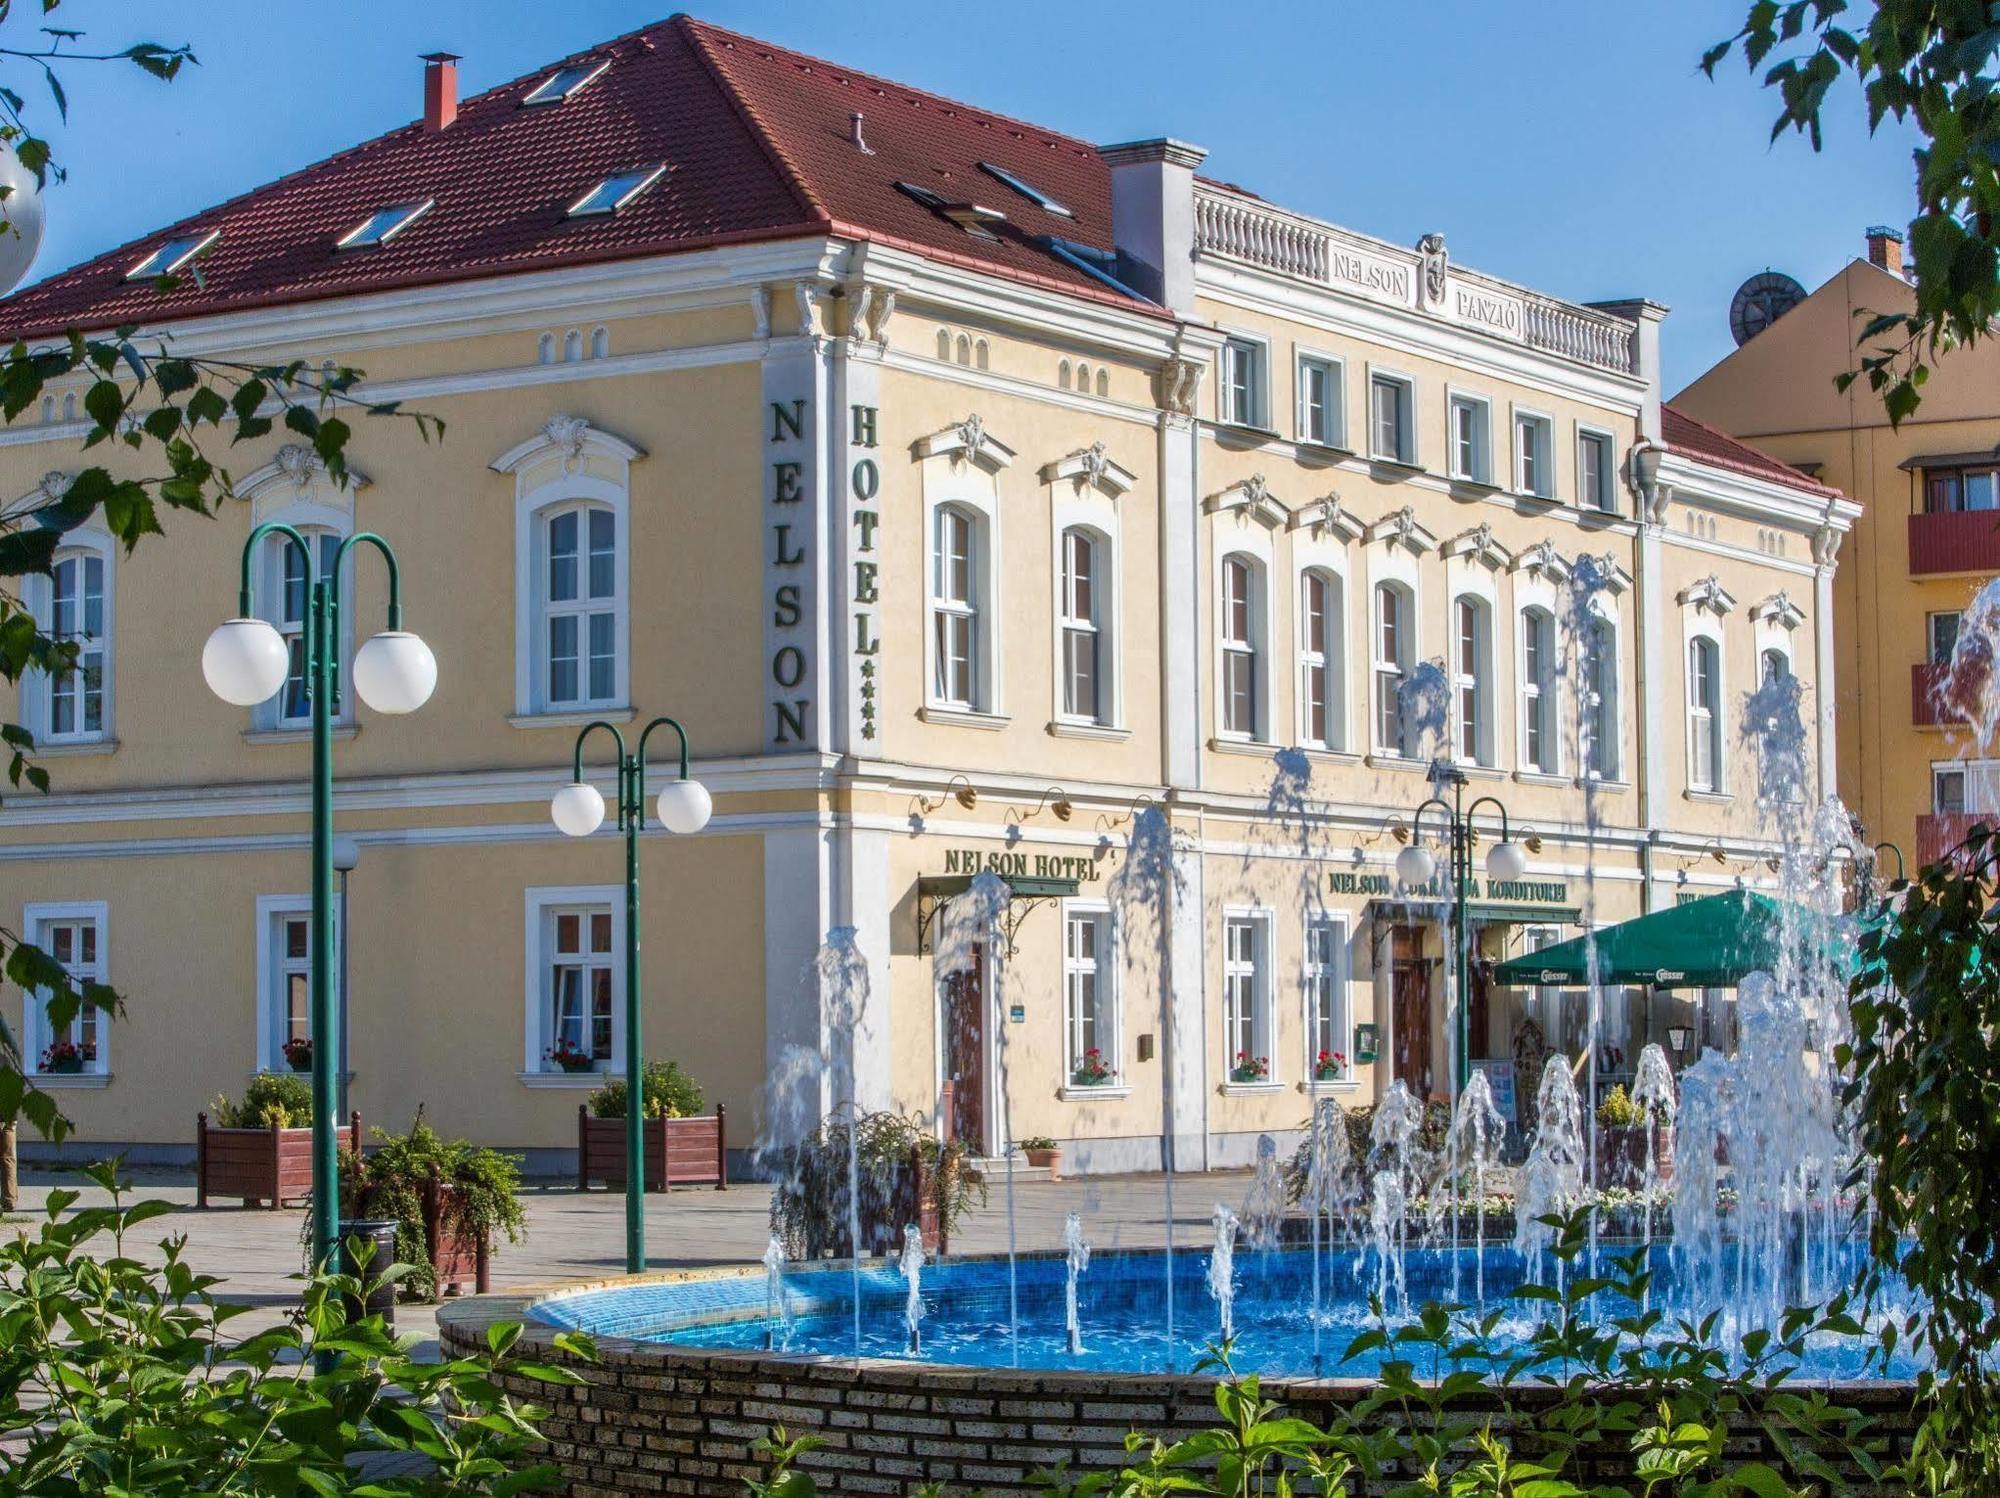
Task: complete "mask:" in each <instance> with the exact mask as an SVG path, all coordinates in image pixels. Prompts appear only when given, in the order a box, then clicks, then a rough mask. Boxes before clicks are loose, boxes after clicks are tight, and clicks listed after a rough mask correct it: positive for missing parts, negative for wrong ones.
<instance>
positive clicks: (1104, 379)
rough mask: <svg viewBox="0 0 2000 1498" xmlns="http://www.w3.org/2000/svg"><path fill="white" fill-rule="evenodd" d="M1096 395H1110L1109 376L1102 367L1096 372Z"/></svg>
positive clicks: (1108, 372)
mask: <svg viewBox="0 0 2000 1498" xmlns="http://www.w3.org/2000/svg"><path fill="white" fill-rule="evenodd" d="M1097 393H1098V394H1099V395H1103V396H1108V395H1110V394H1111V374H1110V371H1108V370H1106V369H1104V368H1103V367H1102V366H1099V368H1098V371H1097Z"/></svg>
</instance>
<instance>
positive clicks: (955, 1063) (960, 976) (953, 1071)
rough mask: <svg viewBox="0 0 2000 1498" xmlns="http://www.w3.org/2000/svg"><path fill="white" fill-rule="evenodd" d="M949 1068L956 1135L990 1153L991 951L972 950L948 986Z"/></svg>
mask: <svg viewBox="0 0 2000 1498" xmlns="http://www.w3.org/2000/svg"><path fill="white" fill-rule="evenodd" d="M942 1018H943V1021H944V1070H945V1077H946V1079H947V1080H948V1081H950V1082H951V1083H952V1084H953V1085H952V1093H953V1099H952V1102H953V1113H952V1135H953V1137H954V1138H957V1139H961V1140H963V1141H964V1142H965V1143H966V1144H967V1145H969V1146H970V1147H971V1148H972V1149H973V1150H974V1151H975V1152H976V1153H979V1154H984V1153H985V1151H986V950H985V948H983V947H974V948H973V949H972V967H971V970H970V971H968V972H962V973H953V974H952V975H951V976H950V977H949V978H947V979H945V986H944V1013H943V1015H942Z"/></svg>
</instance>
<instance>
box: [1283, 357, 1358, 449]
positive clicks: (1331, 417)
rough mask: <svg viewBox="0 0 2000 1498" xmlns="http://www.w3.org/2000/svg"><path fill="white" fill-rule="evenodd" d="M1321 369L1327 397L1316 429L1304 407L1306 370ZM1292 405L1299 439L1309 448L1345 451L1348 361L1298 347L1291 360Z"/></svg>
mask: <svg viewBox="0 0 2000 1498" xmlns="http://www.w3.org/2000/svg"><path fill="white" fill-rule="evenodd" d="M1308 368H1313V369H1317V370H1320V371H1321V372H1322V373H1324V374H1325V376H1326V400H1325V403H1324V406H1323V409H1322V411H1321V418H1322V426H1321V429H1320V430H1319V431H1317V432H1315V431H1314V430H1313V426H1312V422H1311V420H1310V418H1309V413H1308V411H1307V408H1306V371H1307V369H1308ZM1292 392H1293V406H1294V408H1295V410H1296V413H1297V414H1296V420H1297V423H1298V440H1299V441H1300V442H1302V443H1304V444H1306V445H1307V446H1309V447H1333V448H1339V449H1340V450H1341V451H1343V452H1345V451H1346V450H1347V361H1346V360H1345V359H1342V358H1340V357H1339V356H1338V355H1336V354H1325V353H1321V352H1320V351H1319V350H1318V349H1309V348H1301V349H1299V350H1298V351H1297V357H1296V358H1295V359H1294V360H1293V361H1292Z"/></svg>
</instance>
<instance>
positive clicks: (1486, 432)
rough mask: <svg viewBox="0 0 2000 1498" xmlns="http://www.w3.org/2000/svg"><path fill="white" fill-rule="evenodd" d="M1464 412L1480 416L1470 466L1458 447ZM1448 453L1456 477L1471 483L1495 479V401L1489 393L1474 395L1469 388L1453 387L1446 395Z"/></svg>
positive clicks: (1484, 482)
mask: <svg viewBox="0 0 2000 1498" xmlns="http://www.w3.org/2000/svg"><path fill="white" fill-rule="evenodd" d="M1461 411H1470V412H1472V413H1474V414H1475V415H1476V417H1477V418H1478V420H1477V425H1476V426H1475V429H1474V433H1473V454H1472V463H1471V466H1469V467H1468V466H1467V465H1466V463H1465V461H1464V458H1465V455H1464V454H1463V453H1462V452H1461V451H1460V450H1459V440H1458V416H1459V413H1460V412H1461ZM1445 453H1446V455H1447V457H1448V459H1449V462H1450V473H1451V476H1452V477H1453V478H1454V479H1457V480H1459V481H1460V482H1462V483H1468V484H1487V485H1491V484H1492V482H1493V402H1492V400H1491V399H1489V398H1488V397H1486V396H1483V395H1475V394H1473V393H1472V392H1471V391H1469V390H1450V391H1448V392H1447V394H1446V398H1445Z"/></svg>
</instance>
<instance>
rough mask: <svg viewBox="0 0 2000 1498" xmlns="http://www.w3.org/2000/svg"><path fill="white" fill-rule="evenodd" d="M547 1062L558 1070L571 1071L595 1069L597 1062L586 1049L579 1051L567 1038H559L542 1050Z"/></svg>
mask: <svg viewBox="0 0 2000 1498" xmlns="http://www.w3.org/2000/svg"><path fill="white" fill-rule="evenodd" d="M542 1054H543V1055H544V1056H546V1057H547V1058H548V1060H549V1063H550V1064H551V1065H552V1066H554V1067H555V1068H556V1069H557V1070H558V1071H566V1072H571V1073H576V1072H587V1071H595V1070H596V1069H597V1062H596V1060H595V1059H594V1058H592V1057H591V1055H590V1054H589V1052H587V1051H579V1050H577V1049H576V1048H575V1047H574V1046H572V1045H571V1044H570V1043H569V1042H568V1041H567V1040H559V1041H557V1042H556V1043H555V1045H554V1047H552V1048H551V1049H549V1050H546V1051H544V1052H542Z"/></svg>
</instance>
